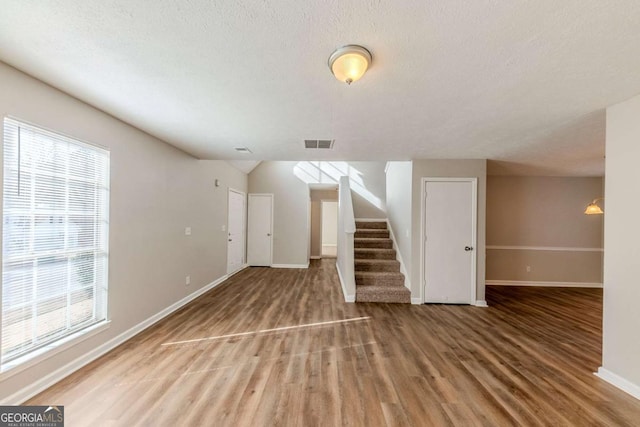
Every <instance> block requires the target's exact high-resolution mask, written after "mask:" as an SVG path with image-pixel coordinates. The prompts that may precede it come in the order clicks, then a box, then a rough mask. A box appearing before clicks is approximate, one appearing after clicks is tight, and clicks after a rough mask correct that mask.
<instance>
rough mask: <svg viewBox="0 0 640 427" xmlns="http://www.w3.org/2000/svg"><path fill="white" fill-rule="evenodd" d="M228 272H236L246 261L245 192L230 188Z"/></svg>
mask: <svg viewBox="0 0 640 427" xmlns="http://www.w3.org/2000/svg"><path fill="white" fill-rule="evenodd" d="M227 232H228V237H229V238H228V242H227V274H231V273H235V272H236V271H238V270H239V269H240V268H241V267H242V264H243V263H244V241H245V238H244V193H241V192H239V191H235V190H231V189H230V190H229V213H228V216H227Z"/></svg>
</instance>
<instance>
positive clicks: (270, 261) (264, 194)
mask: <svg viewBox="0 0 640 427" xmlns="http://www.w3.org/2000/svg"><path fill="white" fill-rule="evenodd" d="M251 196H269V197H271V251H270V254H269V267H271V266H272V265H273V238H274V234H275V233H274V229H273V219H274V218H273V210H274V200H275V197H274V195H273V193H248V194H247V245H248V244H249V198H250V197H251ZM246 253H247V257H246V258H247V264H249V257H248V255H249V251H248V250H247V251H246Z"/></svg>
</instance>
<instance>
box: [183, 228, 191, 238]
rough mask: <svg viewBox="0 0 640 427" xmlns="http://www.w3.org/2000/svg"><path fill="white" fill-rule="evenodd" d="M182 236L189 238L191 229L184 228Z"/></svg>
mask: <svg viewBox="0 0 640 427" xmlns="http://www.w3.org/2000/svg"><path fill="white" fill-rule="evenodd" d="M184 235H185V236H191V227H185V228H184Z"/></svg>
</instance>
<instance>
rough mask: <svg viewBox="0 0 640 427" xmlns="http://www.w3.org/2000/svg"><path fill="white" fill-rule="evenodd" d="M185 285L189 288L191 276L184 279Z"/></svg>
mask: <svg viewBox="0 0 640 427" xmlns="http://www.w3.org/2000/svg"><path fill="white" fill-rule="evenodd" d="M184 284H185V285H187V286H189V285H190V284H191V276H187V277H185V278H184Z"/></svg>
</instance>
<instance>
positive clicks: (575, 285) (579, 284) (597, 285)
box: [485, 280, 602, 288]
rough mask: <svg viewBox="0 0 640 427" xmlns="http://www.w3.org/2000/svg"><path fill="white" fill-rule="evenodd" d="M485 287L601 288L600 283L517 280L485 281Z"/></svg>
mask: <svg viewBox="0 0 640 427" xmlns="http://www.w3.org/2000/svg"><path fill="white" fill-rule="evenodd" d="M485 283H486V284H487V285H491V286H540V287H555V288H601V287H602V283H596V282H593V283H591V282H530V281H518V280H487V281H485Z"/></svg>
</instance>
